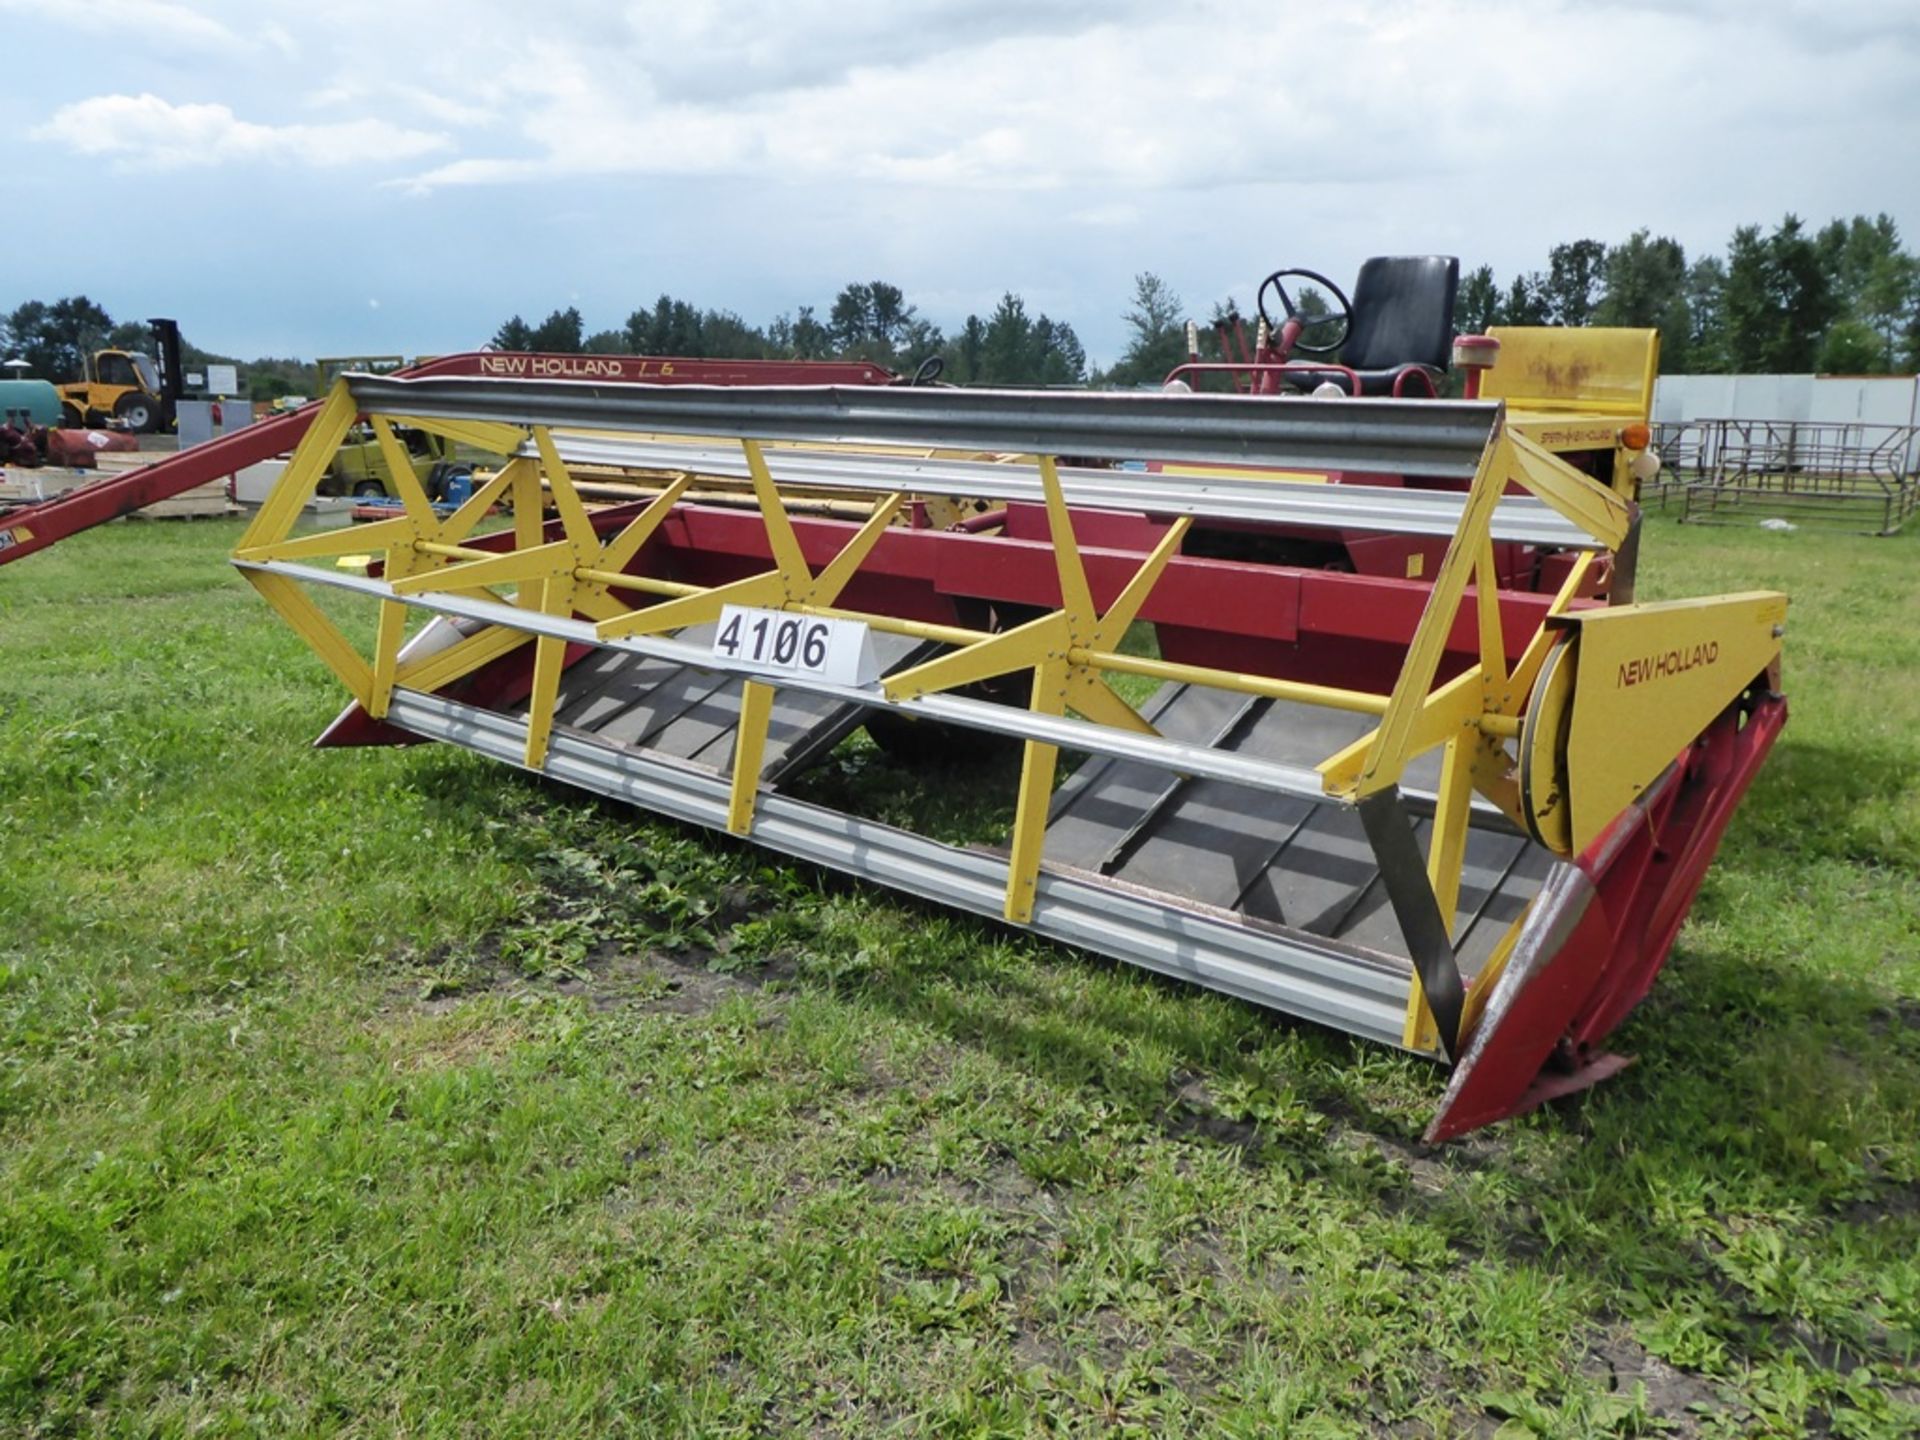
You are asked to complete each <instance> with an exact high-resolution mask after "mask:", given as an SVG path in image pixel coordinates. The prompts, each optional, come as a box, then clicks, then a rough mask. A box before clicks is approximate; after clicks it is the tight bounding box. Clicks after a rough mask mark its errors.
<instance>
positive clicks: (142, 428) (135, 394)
mask: <svg viewBox="0 0 1920 1440" xmlns="http://www.w3.org/2000/svg"><path fill="white" fill-rule="evenodd" d="M147 324H148V325H150V326H151V327H152V329H153V345H154V350H155V352H156V353H157V355H158V357H159V362H158V364H156V363H155V359H154V356H153V355H147V354H144V353H141V352H139V351H134V350H96V351H94V352H93V353H92V354H91V355H88V356H86V357H84V359H83V360H82V362H81V363H82V368H83V371H84V373H83V374H82V376H81V378H80V379H78V380H74V381H70V382H68V383H67V384H64V385H61V386H59V387H57V388H58V389H59V391H60V411H61V423H62V424H64V425H66V426H68V427H70V428H73V429H78V428H80V427H82V426H86V425H118V426H121V427H124V428H125V429H128V430H133V431H136V432H138V433H140V434H143V435H145V434H152V433H155V432H157V431H164V430H171V429H172V428H173V425H174V414H175V410H176V409H177V407H178V403H179V400H180V396H181V394H182V393H183V391H184V386H183V384H182V381H183V379H184V377H183V374H182V372H181V368H180V326H179V325H178V323H176V322H175V321H172V320H149V321H148V322H147Z"/></svg>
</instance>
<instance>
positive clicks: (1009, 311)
mask: <svg viewBox="0 0 1920 1440" xmlns="http://www.w3.org/2000/svg"><path fill="white" fill-rule="evenodd" d="M1296 300H1297V303H1299V304H1300V305H1301V306H1302V308H1304V309H1306V310H1308V311H1310V312H1315V313H1318V312H1320V311H1322V310H1324V309H1325V308H1327V299H1326V297H1325V296H1323V295H1321V294H1319V293H1318V292H1317V291H1315V290H1314V289H1312V288H1311V287H1307V288H1306V289H1304V290H1303V291H1302V293H1301V294H1299V295H1298V296H1297V297H1296ZM1244 313H1245V312H1243V311H1242V310H1241V309H1240V306H1239V304H1238V302H1237V301H1236V300H1234V299H1233V297H1231V296H1229V297H1227V298H1226V299H1224V300H1222V301H1220V302H1218V303H1217V304H1215V305H1213V306H1212V308H1211V323H1210V324H1209V325H1207V326H1206V327H1203V332H1202V340H1201V352H1202V355H1203V356H1204V357H1206V358H1210V359H1217V358H1222V356H1221V351H1220V347H1219V344H1218V342H1217V340H1216V339H1215V338H1214V327H1215V326H1217V325H1218V324H1220V323H1221V322H1227V323H1231V322H1232V321H1233V320H1235V319H1238V318H1241V317H1242V316H1243V314H1244ZM1124 318H1125V320H1126V325H1127V341H1126V347H1125V349H1124V350H1123V351H1122V353H1121V355H1120V357H1119V359H1118V360H1117V361H1116V362H1115V363H1114V364H1113V365H1112V366H1110V367H1108V368H1107V369H1105V370H1101V369H1098V368H1089V366H1088V365H1087V359H1086V353H1085V351H1084V350H1083V349H1082V348H1081V345H1080V342H1079V339H1078V338H1077V337H1076V336H1075V335H1074V333H1073V327H1072V326H1071V325H1069V324H1067V323H1065V322H1063V321H1057V320H1053V319H1050V318H1049V317H1047V316H1046V315H1039V316H1032V315H1029V313H1028V311H1027V308H1026V305H1025V303H1024V302H1023V301H1022V300H1021V298H1020V297H1019V296H1018V295H1016V294H1013V293H1012V292H1009V293H1007V294H1006V295H1004V296H1002V298H1001V301H1000V304H999V305H998V306H997V307H996V308H995V309H994V311H993V313H992V314H991V315H988V316H985V317H982V316H979V315H969V316H968V317H967V319H966V321H965V323H964V324H962V325H961V326H960V327H959V328H958V329H957V330H955V331H954V333H953V334H951V335H946V334H943V333H942V331H941V329H940V327H939V326H938V325H935V324H933V323H931V322H930V321H927V320H925V319H922V318H921V317H920V316H919V315H918V314H917V312H916V310H915V308H914V307H913V306H912V305H910V304H908V303H907V302H906V297H905V295H904V294H903V293H902V291H901V290H900V288H899V287H898V286H895V285H891V284H888V283H886V282H885V281H878V280H876V281H871V282H865V283H855V284H851V285H848V286H847V287H846V288H845V289H843V290H842V291H841V292H840V294H839V295H838V296H837V297H836V298H835V299H834V301H833V304H832V305H831V306H830V307H829V308H828V310H827V314H826V315H825V317H824V318H822V317H820V316H818V315H817V314H816V311H815V309H814V308H813V307H812V306H802V307H801V308H800V309H799V310H798V311H797V312H795V313H793V314H790V315H780V316H776V317H775V318H774V319H773V320H772V321H770V322H769V323H768V324H767V325H765V326H764V327H757V326H754V325H752V324H750V323H749V322H747V321H745V320H743V319H742V318H741V317H740V316H739V315H737V314H735V313H734V312H733V311H730V310H702V309H700V308H699V307H697V306H695V305H693V304H690V303H689V302H687V301H684V300H679V299H675V298H674V297H672V296H670V295H662V296H661V297H660V298H659V299H658V300H657V301H656V302H655V303H654V304H653V306H652V307H651V308H643V309H639V310H636V311H634V312H633V314H632V315H630V316H629V317H628V318H627V323H626V324H625V326H624V327H622V328H621V329H619V330H601V331H595V332H592V333H589V332H588V331H587V329H586V324H585V321H584V319H583V318H582V316H581V314H580V312H579V310H578V309H575V308H568V309H566V310H556V311H554V312H553V313H552V314H551V315H549V316H548V317H547V318H546V319H545V320H543V321H541V322H540V323H539V324H537V325H529V324H528V323H527V322H526V321H524V320H522V319H521V318H520V317H519V316H517V315H516V316H514V317H513V318H512V319H510V320H508V321H507V322H506V323H505V324H504V325H502V326H501V327H500V329H499V330H498V331H496V332H495V334H494V336H493V343H494V344H495V345H496V346H498V347H500V348H501V349H508V350H517V349H534V350H558V351H564V352H585V353H602V354H650V355H704V356H715V357H723V358H756V359H797V360H815V359H843V358H844V359H862V360H871V361H875V362H877V363H879V364H883V365H889V366H891V367H893V368H895V369H896V370H903V371H911V370H912V369H914V368H915V367H917V366H918V365H920V364H921V363H923V362H924V361H926V360H927V359H929V358H931V357H934V356H938V357H940V358H941V359H942V360H943V361H944V364H945V374H946V378H948V379H950V380H954V381H958V382H959V383H962V384H968V383H980V384H1002V385H1007V384H1015V385H1078V384H1092V385H1106V386H1121V387H1124V386H1131V385H1137V384H1150V383H1152V382H1154V381H1156V380H1158V379H1159V378H1160V377H1162V376H1163V375H1165V374H1166V372H1167V371H1168V370H1170V369H1171V368H1172V367H1173V366H1175V365H1177V364H1179V363H1180V362H1181V361H1182V360H1183V359H1185V358H1186V354H1187V349H1186V319H1187V312H1186V310H1185V309H1184V307H1183V305H1182V303H1181V301H1180V298H1179V297H1178V296H1177V295H1176V294H1174V292H1173V291H1172V290H1171V289H1170V288H1169V287H1168V286H1167V284H1166V282H1165V281H1163V280H1161V279H1160V278H1159V277H1158V276H1156V275H1154V274H1152V273H1151V272H1147V273H1143V274H1141V275H1139V276H1137V277H1136V278H1135V282H1134V295H1133V303H1132V305H1131V307H1130V308H1129V309H1128V310H1127V312H1126V314H1125V317H1124ZM1454 319H1455V326H1456V328H1457V329H1458V330H1459V331H1460V332H1461V333H1462V334H1475V333H1479V332H1481V331H1484V330H1485V329H1486V328H1487V327H1488V326H1491V325H1618V326H1632V327H1648V326H1652V327H1657V328H1658V329H1659V330H1660V331H1661V363H1660V368H1661V370H1662V371H1663V372H1666V373H1669V374H1674V373H1700V372H1705V373H1753V372H1759V373H1776V374H1792V373H1804V372H1807V371H1823V372H1829V373H1842V374H1889V373H1892V372H1894V371H1910V370H1914V369H1920V260H1916V258H1915V256H1914V255H1912V254H1911V253H1909V252H1908V250H1907V249H1906V247H1905V245H1904V244H1903V243H1902V241H1901V237H1900V232H1899V227H1898V226H1897V225H1896V224H1895V223H1894V221H1893V219H1892V218H1891V217H1890V216H1887V215H1884V214H1882V215H1876V216H1874V217H1872V218H1869V217H1867V216H1865V215H1856V216H1853V217H1852V218H1851V219H1848V220H1833V221H1831V222H1829V223H1828V224H1827V225H1825V226H1823V227H1821V228H1820V229H1818V230H1812V229H1810V228H1809V227H1808V226H1807V225H1806V224H1805V222H1803V221H1802V220H1801V219H1800V218H1799V217H1798V216H1796V215H1787V216H1786V217H1784V218H1783V219H1782V220H1781V221H1780V223H1779V224H1778V225H1776V226H1774V227H1773V229H1772V230H1771V231H1765V230H1763V229H1762V228H1761V227H1760V226H1758V225H1742V226H1740V227H1739V228H1738V229H1736V230H1735V231H1734V233H1733V236H1732V238H1731V240H1730V241H1729V242H1728V245H1727V248H1726V250H1725V252H1724V253H1719V254H1707V255H1699V256H1695V257H1693V258H1691V259H1690V258H1689V257H1688V255H1687V252H1686V249H1685V247H1684V246H1682V245H1681V243H1680V242H1679V241H1678V240H1675V239H1673V238H1672V237H1671V236H1666V235H1655V234H1653V233H1652V232H1651V231H1650V230H1646V229H1641V230H1636V231H1634V232H1633V234H1631V235H1629V236H1628V237H1627V238H1626V239H1625V240H1622V241H1620V242H1618V243H1617V244H1612V245H1609V244H1606V243H1604V242H1602V241H1599V240H1594V239H1582V240H1572V241H1567V242H1565V243H1563V244H1559V245H1555V246H1553V247H1552V248H1551V250H1549V252H1548V254H1547V261H1546V265H1545V266H1544V267H1543V268H1540V269H1534V270H1525V271H1522V272H1521V273H1519V274H1517V275H1514V276H1512V277H1511V278H1510V279H1508V280H1507V281H1506V283H1505V284H1502V283H1500V281H1499V279H1498V278H1497V277H1496V275H1495V274H1494V270H1493V267H1492V266H1490V265H1480V266H1478V267H1476V268H1472V269H1468V270H1467V271H1466V272H1465V273H1464V274H1463V275H1462V277H1461V281H1460V291H1459V298H1458V301H1457V303H1456V305H1455V310H1454Z"/></svg>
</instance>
